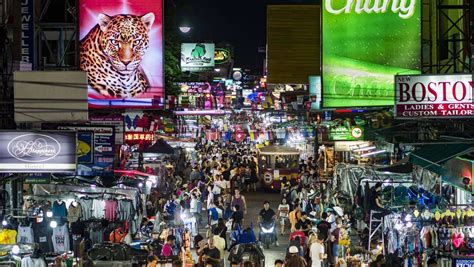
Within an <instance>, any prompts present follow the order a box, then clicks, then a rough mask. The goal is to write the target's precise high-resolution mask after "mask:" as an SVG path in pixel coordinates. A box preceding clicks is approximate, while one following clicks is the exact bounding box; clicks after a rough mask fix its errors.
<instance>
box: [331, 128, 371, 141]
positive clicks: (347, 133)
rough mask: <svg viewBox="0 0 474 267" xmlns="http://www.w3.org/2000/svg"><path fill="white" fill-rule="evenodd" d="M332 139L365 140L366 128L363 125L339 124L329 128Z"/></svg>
mask: <svg viewBox="0 0 474 267" xmlns="http://www.w3.org/2000/svg"><path fill="white" fill-rule="evenodd" d="M329 140H330V141H357V140H364V129H363V128H362V127H361V126H353V127H350V128H348V127H346V126H342V125H341V126H337V127H333V128H330V129H329Z"/></svg>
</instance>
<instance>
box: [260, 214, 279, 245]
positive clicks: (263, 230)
mask: <svg viewBox="0 0 474 267" xmlns="http://www.w3.org/2000/svg"><path fill="white" fill-rule="evenodd" d="M275 227H276V224H275V220H273V221H272V222H271V223H268V222H267V223H265V222H263V223H260V242H262V243H263V244H264V245H265V248H267V249H268V248H270V245H271V244H273V243H274V241H275Z"/></svg>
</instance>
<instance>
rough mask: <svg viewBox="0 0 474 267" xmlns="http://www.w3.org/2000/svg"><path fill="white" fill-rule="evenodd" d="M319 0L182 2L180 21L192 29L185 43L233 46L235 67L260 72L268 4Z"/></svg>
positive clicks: (204, 0) (315, 0)
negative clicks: (259, 49) (260, 50)
mask: <svg viewBox="0 0 474 267" xmlns="http://www.w3.org/2000/svg"><path fill="white" fill-rule="evenodd" d="M317 2H320V1H318V0H286V1H283V0H239V1H229V0H182V4H181V6H182V8H181V10H180V11H181V12H179V14H180V18H181V20H182V21H186V22H187V23H189V24H190V25H191V26H192V33H191V34H190V35H189V36H187V37H183V38H187V39H186V40H187V41H199V42H203V41H212V42H215V43H220V42H224V43H229V44H231V45H233V46H234V53H235V54H234V59H235V65H234V67H242V68H249V69H251V70H252V71H253V72H254V73H261V72H262V70H263V59H264V55H265V54H261V53H258V47H259V46H260V47H264V46H265V45H266V36H265V35H266V29H265V27H266V6H267V4H292V3H317Z"/></svg>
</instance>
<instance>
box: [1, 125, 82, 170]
mask: <svg viewBox="0 0 474 267" xmlns="http://www.w3.org/2000/svg"><path fill="white" fill-rule="evenodd" d="M75 169H76V133H75V132H23V131H14V132H7V131H5V132H3V131H0V173H32V172H37V173H41V172H56V173H59V172H74V171H75Z"/></svg>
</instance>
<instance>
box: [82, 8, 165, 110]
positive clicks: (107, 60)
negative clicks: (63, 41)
mask: <svg viewBox="0 0 474 267" xmlns="http://www.w3.org/2000/svg"><path fill="white" fill-rule="evenodd" d="M79 5H80V13H79V15H80V16H79V27H80V30H79V31H80V42H81V50H80V68H81V70H83V71H86V72H87V75H88V101H89V107H92V108H101V107H107V108H109V107H119V108H124V107H127V108H134V107H135V108H158V107H160V106H161V105H162V103H163V96H164V81H163V80H164V79H163V76H164V75H163V16H162V15H163V14H162V13H163V3H162V0H155V1H147V0H135V1H127V0H103V1H96V0H80V1H79Z"/></svg>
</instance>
